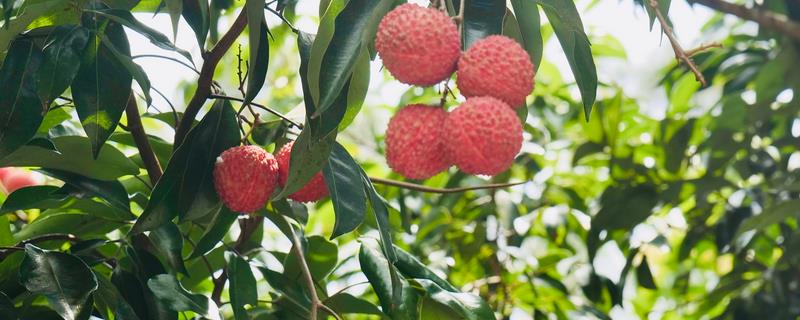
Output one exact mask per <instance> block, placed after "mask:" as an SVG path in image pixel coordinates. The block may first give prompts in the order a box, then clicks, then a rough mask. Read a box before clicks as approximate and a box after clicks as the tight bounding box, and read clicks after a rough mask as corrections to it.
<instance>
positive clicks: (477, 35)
mask: <svg viewBox="0 0 800 320" xmlns="http://www.w3.org/2000/svg"><path fill="white" fill-rule="evenodd" d="M453 4H454V5H455V8H456V12H458V10H459V6H460V3H459V1H453ZM505 14H506V2H505V0H474V1H465V7H464V31H463V35H462V36H463V39H464V40H463V41H464V43H463V46H462V48H463V49H465V50H466V49H468V48H469V47H471V46H472V44H473V43H475V41H478V40H480V39H483V38H486V37H488V36H490V35H493V34H501V33H502V32H503V17H505Z"/></svg>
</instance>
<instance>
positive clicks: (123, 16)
mask: <svg viewBox="0 0 800 320" xmlns="http://www.w3.org/2000/svg"><path fill="white" fill-rule="evenodd" d="M170 1H180V0H170ZM88 12H91V13H94V14H98V15H100V16H103V17H106V18H108V19H110V20H112V21H115V22H117V23H119V24H122V25H123V26H126V27H128V28H131V30H133V31H136V32H138V33H140V34H141V35H143V36H145V37H146V38H147V39H148V40H150V43H152V44H154V45H155V46H157V47H159V48H161V49H165V50H170V51H175V52H177V53H179V54H181V55H182V56H184V57H186V59H188V60H189V62H191V61H192V55H191V54H189V52H188V51H186V50H183V49H180V48H178V47H176V46H175V45H174V44H173V43H172V41H170V40H169V38H168V37H167V36H165V35H164V34H163V33H161V32H159V31H158V30H156V29H153V28H150V27H148V26H147V25H145V24H143V23H141V22H140V21H139V20H136V18H135V17H134V16H133V14H131V12H130V11H128V10H122V9H100V10H88ZM178 14H179V15H180V12H178ZM173 18H174V17H173ZM118 48H119V47H118Z"/></svg>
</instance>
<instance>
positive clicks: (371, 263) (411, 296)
mask: <svg viewBox="0 0 800 320" xmlns="http://www.w3.org/2000/svg"><path fill="white" fill-rule="evenodd" d="M358 261H359V264H360V265H361V270H362V272H364V275H365V276H366V277H367V280H369V283H370V284H371V285H372V288H373V289H374V290H375V293H376V294H377V296H378V300H380V302H381V308H382V310H383V312H384V313H386V314H387V315H389V316H390V317H392V318H393V319H419V315H418V308H417V304H418V303H419V298H420V297H419V295H418V294H417V292H416V290H414V289H413V288H412V287H411V286H409V285H408V284H407V283H405V282H399V281H397V280H396V279H397V277H396V276H392V275H391V274H392V273H395V272H396V271H395V270H394V268H393V267H392V266H391V264H390V263H389V261H388V260H386V258H384V257H383V255H382V254H381V251H380V248H379V246H378V243H377V242H375V241H373V240H371V239H364V240H363V241H362V242H361V250H359V252H358ZM395 286H397V287H399V288H400V290H397V289H395ZM398 294H399V297H397V296H395V295H398ZM397 302H399V303H397Z"/></svg>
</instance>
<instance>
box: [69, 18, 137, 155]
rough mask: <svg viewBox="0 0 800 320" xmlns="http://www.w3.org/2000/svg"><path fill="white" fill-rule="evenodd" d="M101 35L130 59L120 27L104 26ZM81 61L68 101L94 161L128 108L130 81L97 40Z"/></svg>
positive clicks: (103, 45) (130, 77)
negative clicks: (78, 118) (76, 113)
mask: <svg viewBox="0 0 800 320" xmlns="http://www.w3.org/2000/svg"><path fill="white" fill-rule="evenodd" d="M104 32H105V36H107V37H108V38H109V39H110V40H111V42H112V43H114V45H115V47H116V48H117V49H118V50H119V51H120V52H122V53H123V54H125V55H130V47H129V44H128V38H127V37H126V36H125V31H124V30H123V29H122V26H121V25H119V24H117V23H108V25H107V26H106V27H105V31H104ZM83 57H84V60H83V62H82V63H81V67H80V69H79V70H78V74H77V75H76V76H75V79H74V80H73V81H72V97H73V100H74V102H75V109H76V110H77V111H78V116H79V117H80V119H81V125H82V126H83V130H84V131H86V135H87V136H88V137H89V140H90V141H91V142H92V152H93V154H94V156H95V158H96V157H97V156H98V154H99V153H100V148H101V147H102V146H103V143H105V141H106V140H107V139H108V137H109V136H110V135H111V133H112V132H114V129H116V127H117V124H118V123H119V120H120V118H121V117H122V113H123V112H124V111H125V107H126V106H127V105H128V97H129V96H130V95H131V94H132V93H131V83H132V80H133V77H132V76H131V74H130V73H128V72H127V69H126V68H125V66H124V65H122V64H121V63H120V62H119V61H118V60H117V58H116V57H115V56H114V53H113V52H112V51H111V49H109V48H108V46H106V45H105V44H103V43H102V42H101V41H100V39H99V38H97V37H95V38H94V39H92V40H91V41H90V42H89V46H88V48H87V50H86V52H84V54H83Z"/></svg>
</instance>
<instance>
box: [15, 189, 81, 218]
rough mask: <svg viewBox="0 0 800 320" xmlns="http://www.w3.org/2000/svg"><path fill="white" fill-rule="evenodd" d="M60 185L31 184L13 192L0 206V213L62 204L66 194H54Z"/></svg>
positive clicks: (46, 207)
mask: <svg viewBox="0 0 800 320" xmlns="http://www.w3.org/2000/svg"><path fill="white" fill-rule="evenodd" d="M58 189H59V187H56V186H31V187H25V188H21V189H18V190H17V191H14V192H12V193H11V194H9V195H8V198H6V201H4V202H3V205H2V207H0V214H3V213H9V212H14V211H17V210H26V209H31V208H43V209H49V208H52V207H55V206H58V205H60V204H61V203H62V202H63V201H64V200H65V199H66V196H64V195H61V194H54V192H55V191H56V190H58Z"/></svg>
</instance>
